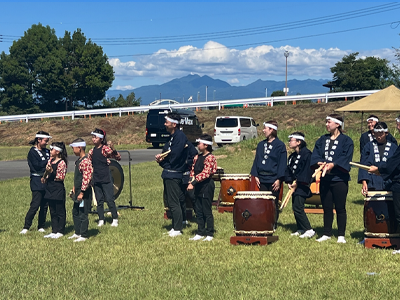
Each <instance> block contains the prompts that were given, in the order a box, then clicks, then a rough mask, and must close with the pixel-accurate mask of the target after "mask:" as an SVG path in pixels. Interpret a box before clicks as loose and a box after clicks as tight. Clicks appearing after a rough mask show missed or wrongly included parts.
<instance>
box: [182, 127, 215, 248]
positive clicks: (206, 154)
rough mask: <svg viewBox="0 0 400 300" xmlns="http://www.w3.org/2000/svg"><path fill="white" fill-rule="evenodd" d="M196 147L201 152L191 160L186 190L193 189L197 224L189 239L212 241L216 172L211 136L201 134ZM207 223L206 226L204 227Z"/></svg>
mask: <svg viewBox="0 0 400 300" xmlns="http://www.w3.org/2000/svg"><path fill="white" fill-rule="evenodd" d="M196 142H198V145H197V148H198V149H199V151H200V152H201V153H200V154H198V155H196V156H195V157H194V160H193V166H192V171H191V172H190V176H191V177H192V178H193V179H192V180H191V182H190V183H189V185H188V190H191V189H194V195H195V199H196V200H195V205H196V218H197V224H198V230H197V234H196V235H195V236H194V237H192V238H190V239H189V240H191V241H198V240H200V239H203V238H204V236H205V235H206V236H207V237H206V238H204V240H203V241H212V239H213V235H214V217H213V214H212V209H211V208H212V200H213V198H214V190H215V185H214V180H213V179H212V175H213V174H214V173H215V172H217V161H216V160H215V156H214V155H213V154H212V144H213V142H212V137H211V136H210V135H208V134H203V135H201V136H200V138H199V139H197V140H196ZM206 225H207V228H206Z"/></svg>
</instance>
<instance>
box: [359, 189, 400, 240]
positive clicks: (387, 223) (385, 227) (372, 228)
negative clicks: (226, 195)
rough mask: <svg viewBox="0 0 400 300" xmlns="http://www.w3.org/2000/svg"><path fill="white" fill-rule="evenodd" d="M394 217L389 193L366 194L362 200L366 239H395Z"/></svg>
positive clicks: (391, 198) (396, 234) (375, 192)
mask: <svg viewBox="0 0 400 300" xmlns="http://www.w3.org/2000/svg"><path fill="white" fill-rule="evenodd" d="M396 227H397V225H396V217H395V214H394V206H393V196H392V193H391V192H386V191H374V192H368V195H367V197H366V198H365V199H364V228H365V236H368V237H396V236H400V234H398V233H396Z"/></svg>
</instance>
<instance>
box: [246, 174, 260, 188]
mask: <svg viewBox="0 0 400 300" xmlns="http://www.w3.org/2000/svg"><path fill="white" fill-rule="evenodd" d="M259 190H260V188H259V187H258V186H257V182H256V178H255V177H254V176H253V175H251V177H250V188H249V191H256V192H258V191H259Z"/></svg>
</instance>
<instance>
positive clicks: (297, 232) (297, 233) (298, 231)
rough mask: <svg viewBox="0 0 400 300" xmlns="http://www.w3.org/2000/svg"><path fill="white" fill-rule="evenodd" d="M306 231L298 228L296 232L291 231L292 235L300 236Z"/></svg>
mask: <svg viewBox="0 0 400 300" xmlns="http://www.w3.org/2000/svg"><path fill="white" fill-rule="evenodd" d="M303 233H304V230H297V231H296V232H293V233H291V234H290V235H291V236H300V235H302V234H303Z"/></svg>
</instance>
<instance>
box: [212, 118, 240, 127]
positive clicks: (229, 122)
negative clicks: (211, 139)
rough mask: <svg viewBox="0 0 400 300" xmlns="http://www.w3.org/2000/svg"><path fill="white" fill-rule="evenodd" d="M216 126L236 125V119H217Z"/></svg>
mask: <svg viewBox="0 0 400 300" xmlns="http://www.w3.org/2000/svg"><path fill="white" fill-rule="evenodd" d="M216 126H217V127H237V126H238V120H237V119H233V118H232V119H231V118H223V119H217V124H216Z"/></svg>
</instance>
